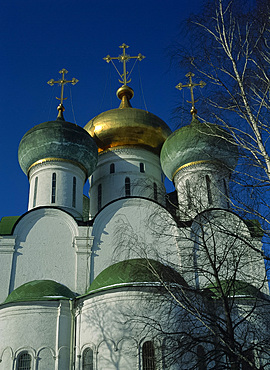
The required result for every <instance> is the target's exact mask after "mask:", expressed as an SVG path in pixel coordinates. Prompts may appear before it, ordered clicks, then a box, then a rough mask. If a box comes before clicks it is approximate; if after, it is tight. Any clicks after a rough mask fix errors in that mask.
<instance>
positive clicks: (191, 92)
mask: <svg viewBox="0 0 270 370" xmlns="http://www.w3.org/2000/svg"><path fill="white" fill-rule="evenodd" d="M194 76H195V74H194V73H192V72H188V73H187V74H186V77H188V79H189V83H188V84H186V85H183V84H182V83H181V82H180V83H179V84H178V85H176V86H175V87H176V88H177V89H178V90H182V88H183V87H188V88H189V89H190V94H191V101H188V100H187V102H188V103H190V104H191V105H192V106H191V110H190V113H191V114H192V115H194V116H195V115H196V114H197V109H196V108H195V103H196V102H197V101H198V99H197V100H194V94H193V89H194V88H195V87H196V86H200V87H201V88H203V87H204V86H205V85H206V83H205V82H203V81H200V82H199V83H194V82H193V81H192V77H194Z"/></svg>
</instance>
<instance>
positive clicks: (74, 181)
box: [72, 176, 77, 208]
mask: <svg viewBox="0 0 270 370" xmlns="http://www.w3.org/2000/svg"><path fill="white" fill-rule="evenodd" d="M76 182H77V180H76V177H75V176H74V177H73V186H72V207H74V208H75V207H76Z"/></svg>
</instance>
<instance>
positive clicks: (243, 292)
mask: <svg viewBox="0 0 270 370" xmlns="http://www.w3.org/2000/svg"><path fill="white" fill-rule="evenodd" d="M220 283H221V289H220V288H219V287H218V286H217V284H210V285H208V287H207V288H206V290H207V291H209V292H210V294H211V296H212V298H214V299H219V298H221V296H222V294H221V293H222V292H223V293H224V294H225V295H226V296H228V297H234V296H242V297H254V298H263V297H264V294H263V293H262V292H261V291H260V290H259V289H258V288H256V287H255V286H253V285H251V284H249V283H247V282H245V281H242V280H235V281H233V282H232V281H230V280H223V281H221V282H220ZM221 290H222V292H221Z"/></svg>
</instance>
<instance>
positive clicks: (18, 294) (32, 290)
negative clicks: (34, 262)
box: [4, 280, 75, 303]
mask: <svg viewBox="0 0 270 370" xmlns="http://www.w3.org/2000/svg"><path fill="white" fill-rule="evenodd" d="M72 298H75V294H74V293H73V292H72V291H71V290H70V289H69V288H67V287H66V286H65V285H62V284H60V283H57V282H56V281H53V280H34V281H30V282H28V283H26V284H23V285H21V286H19V287H18V288H16V289H15V290H13V292H11V293H10V294H9V296H8V297H7V299H6V300H5V302H4V303H10V302H27V301H46V300H52V299H72Z"/></svg>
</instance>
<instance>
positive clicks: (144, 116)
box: [84, 85, 171, 153]
mask: <svg viewBox="0 0 270 370" xmlns="http://www.w3.org/2000/svg"><path fill="white" fill-rule="evenodd" d="M133 94H134V93H133V90H132V89H131V88H130V87H129V86H127V85H123V86H122V87H120V88H119V89H118V91H117V96H118V98H119V99H120V100H121V104H120V106H119V108H117V109H111V110H108V111H106V112H103V113H101V114H99V115H98V116H96V117H95V118H93V119H92V120H91V121H89V122H88V123H87V124H86V126H85V127H84V128H85V130H86V131H87V132H89V134H90V135H91V136H92V137H93V138H94V140H95V142H96V143H97V145H98V147H99V151H100V152H102V151H104V150H107V149H109V148H115V147H118V146H139V147H144V148H146V149H148V150H151V151H153V152H157V153H159V152H160V149H161V146H162V144H163V143H164V141H165V140H166V138H167V137H168V136H169V135H170V134H171V130H170V129H169V127H168V126H167V124H166V123H165V122H164V121H162V120H161V119H160V118H159V117H157V116H155V115H154V114H152V113H149V112H147V111H145V110H142V109H136V108H132V107H131V105H130V102H129V100H130V99H131V98H132V97H133Z"/></svg>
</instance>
